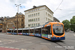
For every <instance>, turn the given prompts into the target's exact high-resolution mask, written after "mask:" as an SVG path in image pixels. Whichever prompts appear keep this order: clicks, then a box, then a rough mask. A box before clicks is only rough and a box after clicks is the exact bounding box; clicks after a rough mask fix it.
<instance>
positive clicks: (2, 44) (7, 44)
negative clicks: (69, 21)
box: [0, 31, 75, 50]
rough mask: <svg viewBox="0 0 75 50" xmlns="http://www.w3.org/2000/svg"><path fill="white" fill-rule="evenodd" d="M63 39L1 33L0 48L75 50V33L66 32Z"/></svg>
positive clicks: (17, 49) (15, 49)
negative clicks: (56, 39) (55, 39)
mask: <svg viewBox="0 0 75 50" xmlns="http://www.w3.org/2000/svg"><path fill="white" fill-rule="evenodd" d="M65 36H66V39H65V40H62V41H55V42H53V41H48V40H45V39H42V38H38V37H32V36H23V35H7V34H6V33H0V50H2V49H3V50H75V33H74V32H72V31H70V32H66V34H65Z"/></svg>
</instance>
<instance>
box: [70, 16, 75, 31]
mask: <svg viewBox="0 0 75 50" xmlns="http://www.w3.org/2000/svg"><path fill="white" fill-rule="evenodd" d="M70 23H71V26H70V27H71V30H73V31H74V32H75V16H73V17H72V19H71V20H70Z"/></svg>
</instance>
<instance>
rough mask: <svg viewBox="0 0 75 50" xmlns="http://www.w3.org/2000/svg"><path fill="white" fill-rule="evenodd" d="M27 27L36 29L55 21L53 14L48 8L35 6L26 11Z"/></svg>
mask: <svg viewBox="0 0 75 50" xmlns="http://www.w3.org/2000/svg"><path fill="white" fill-rule="evenodd" d="M24 12H25V27H35V26H39V25H43V24H45V23H46V22H48V21H53V12H52V11H51V10H50V9H49V8H48V7H47V6H46V5H43V6H38V7H36V6H33V8H31V9H28V10H25V11H24Z"/></svg>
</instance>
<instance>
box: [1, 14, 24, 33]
mask: <svg viewBox="0 0 75 50" xmlns="http://www.w3.org/2000/svg"><path fill="white" fill-rule="evenodd" d="M17 16H18V18H17ZM17 19H18V28H24V26H25V25H24V23H25V22H24V20H25V16H24V15H23V14H22V13H18V14H16V15H15V16H14V17H5V18H4V21H3V28H2V29H3V30H2V31H3V32H6V29H16V28H17Z"/></svg>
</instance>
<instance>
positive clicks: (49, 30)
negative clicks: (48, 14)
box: [46, 26, 51, 34]
mask: <svg viewBox="0 0 75 50" xmlns="http://www.w3.org/2000/svg"><path fill="white" fill-rule="evenodd" d="M46 29H47V30H48V34H51V26H47V27H46Z"/></svg>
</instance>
